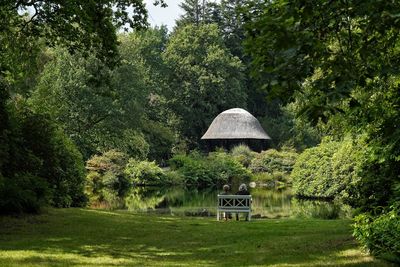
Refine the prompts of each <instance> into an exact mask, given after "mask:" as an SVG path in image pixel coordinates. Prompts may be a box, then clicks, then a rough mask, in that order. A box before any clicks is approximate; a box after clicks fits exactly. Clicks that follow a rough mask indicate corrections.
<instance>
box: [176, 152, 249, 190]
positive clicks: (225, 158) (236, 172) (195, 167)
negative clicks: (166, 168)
mask: <svg viewBox="0 0 400 267" xmlns="http://www.w3.org/2000/svg"><path fill="white" fill-rule="evenodd" d="M169 163H170V166H171V169H172V170H176V171H177V172H179V173H181V174H182V175H183V177H184V180H185V183H186V184H187V185H191V186H197V187H200V188H201V187H207V186H210V185H221V184H224V183H230V182H232V181H233V180H234V179H237V180H239V181H246V180H249V179H250V172H249V171H248V170H247V169H246V168H245V167H244V166H243V165H242V164H240V163H239V162H238V161H237V160H235V159H234V158H233V157H232V156H231V155H229V154H227V153H225V152H213V153H210V154H209V155H208V156H202V155H200V154H199V153H196V152H194V153H191V154H190V155H176V156H174V157H172V158H171V159H170V160H169Z"/></svg>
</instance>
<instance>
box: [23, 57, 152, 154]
mask: <svg viewBox="0 0 400 267" xmlns="http://www.w3.org/2000/svg"><path fill="white" fill-rule="evenodd" d="M52 53H53V55H54V58H53V60H52V61H50V62H49V63H48V64H47V65H46V66H45V68H44V70H43V73H42V74H41V77H40V81H39V82H38V85H37V87H36V90H35V92H34V93H33V94H32V97H31V98H30V102H31V104H32V107H33V108H34V109H35V110H36V111H38V112H40V113H45V114H49V115H50V116H51V117H52V118H53V119H54V120H55V121H56V122H57V123H59V124H61V125H62V127H63V128H64V131H65V132H66V133H67V134H68V135H69V136H71V138H72V139H73V140H74V141H75V143H76V144H77V145H78V147H79V148H80V150H81V151H82V153H83V154H84V156H85V157H86V158H88V157H89V156H90V155H92V154H94V153H96V152H98V148H100V149H103V150H108V149H110V147H115V145H114V139H115V137H119V139H122V138H123V137H122V136H123V132H124V130H125V129H127V128H131V127H134V126H136V125H138V123H139V122H138V121H139V119H140V118H137V117H136V118H135V117H134V116H131V114H135V113H138V112H139V107H138V105H137V101H138V100H140V99H142V101H144V100H143V99H144V98H145V96H144V95H143V93H138V92H139V91H140V89H139V90H137V89H138V88H135V89H132V88H125V87H124V86H123V85H124V83H123V82H121V85H118V86H116V85H115V84H114V83H113V80H112V78H113V77H114V76H113V73H112V71H111V70H110V69H109V68H108V67H107V66H105V65H104V64H103V63H102V62H100V61H99V60H98V59H96V58H95V57H94V56H93V55H89V56H88V57H86V58H84V57H83V56H82V54H80V53H77V54H74V55H71V54H69V53H68V52H67V51H66V50H64V49H55V50H54V51H52ZM61 74H62V75H61ZM139 88H140V87H139ZM122 90H123V91H122Z"/></svg>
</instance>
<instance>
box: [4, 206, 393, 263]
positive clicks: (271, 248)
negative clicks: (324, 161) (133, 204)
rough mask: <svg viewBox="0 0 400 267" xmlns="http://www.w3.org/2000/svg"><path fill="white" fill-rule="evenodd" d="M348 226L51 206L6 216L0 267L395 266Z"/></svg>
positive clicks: (328, 222)
mask: <svg viewBox="0 0 400 267" xmlns="http://www.w3.org/2000/svg"><path fill="white" fill-rule="evenodd" d="M350 224H351V221H349V220H316V219H310V220H306V219H282V220H280V219H279V220H278V219H274V220H254V221H251V222H245V221H239V222H236V221H229V222H217V221H216V220H215V218H185V217H172V216H167V215H147V214H136V213H128V212H111V211H100V210H90V209H72V208H71V209H51V210H49V211H47V212H46V213H45V214H42V215H37V216H23V217H20V218H13V217H0V266H19V267H20V266H46V265H47V266H267V265H268V266H338V265H340V266H342V265H343V266H346V265H347V266H389V265H386V264H385V263H383V262H380V261H377V260H376V259H373V258H372V257H370V256H368V255H366V254H364V253H363V252H362V251H361V250H360V249H359V248H358V247H357V244H356V242H355V241H354V239H353V238H352V236H351V227H350Z"/></svg>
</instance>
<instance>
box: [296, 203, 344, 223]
mask: <svg viewBox="0 0 400 267" xmlns="http://www.w3.org/2000/svg"><path fill="white" fill-rule="evenodd" d="M291 204H292V205H291V207H292V214H293V215H294V216H295V217H297V218H316V219H324V220H334V219H338V218H339V217H340V204H337V203H331V202H323V201H315V200H302V199H296V198H293V200H292V202H291Z"/></svg>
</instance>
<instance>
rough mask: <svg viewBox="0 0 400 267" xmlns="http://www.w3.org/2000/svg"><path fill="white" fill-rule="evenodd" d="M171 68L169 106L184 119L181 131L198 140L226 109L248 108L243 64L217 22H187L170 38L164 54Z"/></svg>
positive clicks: (191, 138) (190, 138)
mask: <svg viewBox="0 0 400 267" xmlns="http://www.w3.org/2000/svg"><path fill="white" fill-rule="evenodd" d="M164 59H165V62H166V64H167V65H168V67H169V68H170V70H171V71H170V77H169V83H170V90H171V98H170V100H169V101H170V105H171V106H172V108H173V110H174V111H175V112H176V114H178V115H179V116H180V117H181V119H182V122H181V124H180V130H181V132H182V134H183V136H185V137H186V138H188V139H189V140H190V141H191V142H197V141H198V140H199V139H200V137H201V135H202V134H203V133H204V132H205V130H206V129H207V127H208V125H209V123H210V122H211V120H212V119H213V118H214V117H215V116H216V115H217V114H218V113H220V112H222V111H223V110H226V109H229V108H232V107H245V105H246V104H245V103H246V94H245V92H244V90H243V74H242V72H241V70H242V68H243V66H242V64H241V61H240V60H239V59H238V58H237V57H234V56H232V54H231V53H230V52H229V50H228V49H227V48H226V47H225V45H224V43H223V40H222V38H221V37H220V36H219V33H218V28H217V26H216V25H215V24H204V25H200V26H194V25H188V26H185V27H182V28H180V29H178V30H177V31H176V32H175V33H174V35H173V36H172V37H171V39H170V41H169V43H168V46H167V48H166V50H165V53H164Z"/></svg>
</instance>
